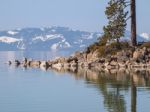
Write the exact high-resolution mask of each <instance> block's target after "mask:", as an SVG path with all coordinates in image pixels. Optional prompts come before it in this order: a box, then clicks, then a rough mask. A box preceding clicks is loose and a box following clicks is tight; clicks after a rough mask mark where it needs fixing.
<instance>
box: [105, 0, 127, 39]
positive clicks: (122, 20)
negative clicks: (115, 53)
mask: <svg viewBox="0 0 150 112" xmlns="http://www.w3.org/2000/svg"><path fill="white" fill-rule="evenodd" d="M125 8H126V0H110V2H109V3H108V7H106V11H105V14H106V16H107V19H108V25H107V26H105V27H104V35H103V37H104V38H107V40H109V41H112V40H116V41H117V42H119V39H120V37H123V36H124V33H125V29H126V25H127V24H126V18H127V14H128V11H125Z"/></svg>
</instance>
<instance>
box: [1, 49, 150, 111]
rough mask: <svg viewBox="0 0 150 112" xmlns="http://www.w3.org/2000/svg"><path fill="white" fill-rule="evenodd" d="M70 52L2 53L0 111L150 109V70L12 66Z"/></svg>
mask: <svg viewBox="0 0 150 112" xmlns="http://www.w3.org/2000/svg"><path fill="white" fill-rule="evenodd" d="M68 54H69V53H67V52H13V51H8V52H5V51H1V52H0V112H149V105H150V72H149V71H142V72H138V71H136V72H130V71H126V72H119V71H117V72H116V71H108V72H99V71H96V70H82V69H81V70H77V71H75V72H72V71H69V72H66V71H63V70H62V71H55V70H50V69H49V70H47V71H46V70H41V69H38V68H27V69H25V68H22V67H14V66H8V65H7V64H5V62H6V61H8V60H14V59H22V58H23V57H30V58H33V59H40V60H48V59H52V58H55V57H57V56H64V55H68Z"/></svg>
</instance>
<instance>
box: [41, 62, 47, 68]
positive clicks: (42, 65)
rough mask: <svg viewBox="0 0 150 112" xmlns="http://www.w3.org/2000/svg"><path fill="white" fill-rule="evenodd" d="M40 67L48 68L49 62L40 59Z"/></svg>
mask: <svg viewBox="0 0 150 112" xmlns="http://www.w3.org/2000/svg"><path fill="white" fill-rule="evenodd" d="M40 67H45V68H48V67H49V64H48V62H47V61H41V63H40Z"/></svg>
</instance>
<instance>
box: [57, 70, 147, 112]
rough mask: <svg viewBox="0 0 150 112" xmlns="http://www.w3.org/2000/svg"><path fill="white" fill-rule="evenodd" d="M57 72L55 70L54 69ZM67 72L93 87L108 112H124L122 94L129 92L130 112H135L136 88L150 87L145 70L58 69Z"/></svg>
mask: <svg viewBox="0 0 150 112" xmlns="http://www.w3.org/2000/svg"><path fill="white" fill-rule="evenodd" d="M56 70H57V69H56ZM57 71H58V72H62V73H64V72H69V73H70V74H72V75H73V76H74V77H75V78H76V79H84V80H85V81H86V83H87V84H89V85H92V86H95V87H96V88H97V89H98V90H99V91H100V92H101V94H102V95H103V98H104V106H105V108H106V109H107V111H108V112H126V111H127V108H126V105H127V103H129V102H126V101H125V96H124V95H123V94H122V93H123V92H129V91H130V90H131V112H136V104H137V87H141V86H142V87H143V86H146V87H150V71H147V70H142V71H138V70H132V71H130V70H105V71H104V70H95V69H76V68H74V69H59V70H57Z"/></svg>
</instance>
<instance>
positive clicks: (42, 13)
mask: <svg viewBox="0 0 150 112" xmlns="http://www.w3.org/2000/svg"><path fill="white" fill-rule="evenodd" d="M108 1H109V0H0V30H8V29H15V28H24V27H49V26H64V27H69V28H72V29H76V30H84V31H93V32H95V31H100V32H102V29H103V26H104V25H106V24H107V18H106V16H105V13H104V11H105V7H106V6H107V2H108ZM136 2H137V32H138V33H143V32H146V33H150V21H149V20H150V7H149V4H150V0H136ZM127 30H129V31H130V22H128V26H127Z"/></svg>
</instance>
